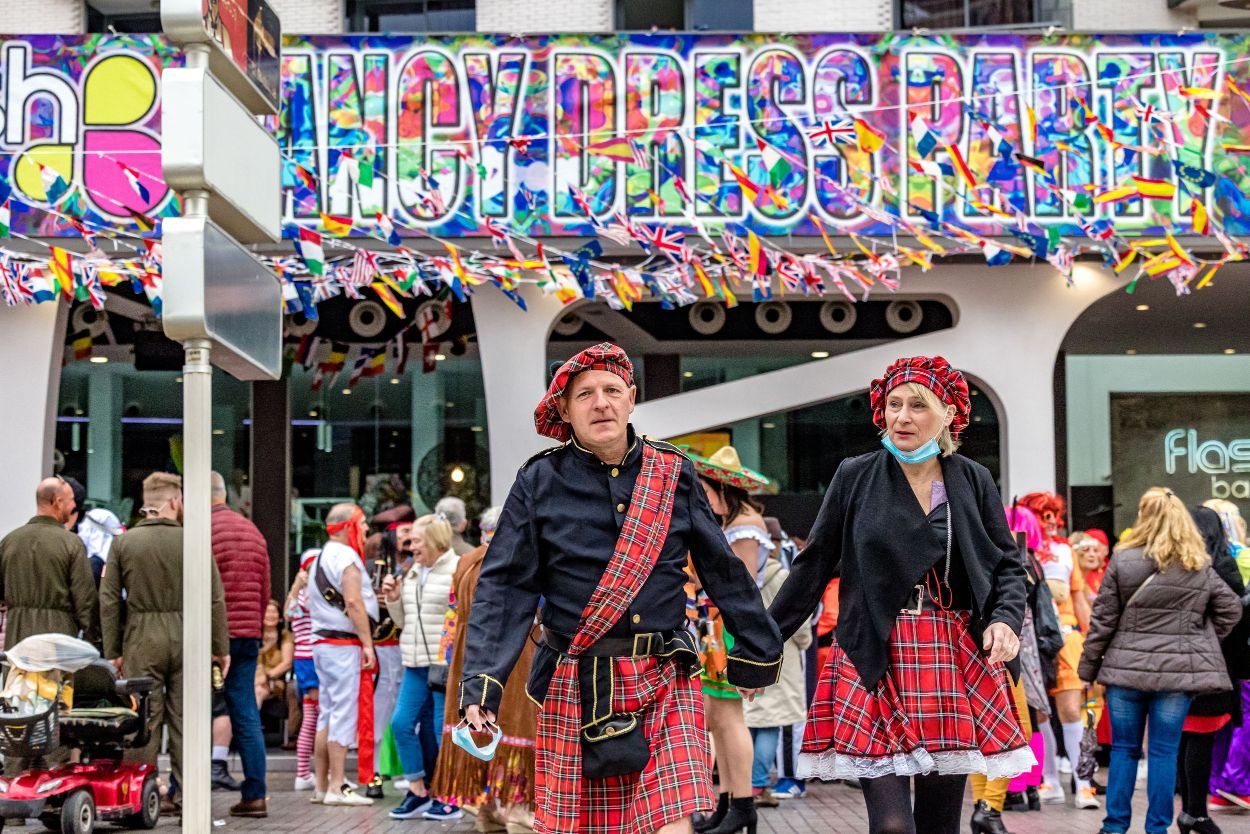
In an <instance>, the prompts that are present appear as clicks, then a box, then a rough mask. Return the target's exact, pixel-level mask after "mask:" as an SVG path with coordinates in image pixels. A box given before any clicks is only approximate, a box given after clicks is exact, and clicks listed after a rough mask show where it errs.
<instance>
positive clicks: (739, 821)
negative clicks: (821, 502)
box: [690, 446, 787, 834]
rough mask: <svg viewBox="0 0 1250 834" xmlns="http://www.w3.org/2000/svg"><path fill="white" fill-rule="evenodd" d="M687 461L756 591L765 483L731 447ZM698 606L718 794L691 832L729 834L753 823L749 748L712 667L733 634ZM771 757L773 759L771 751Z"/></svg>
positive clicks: (763, 557) (741, 721)
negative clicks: (703, 618)
mask: <svg viewBox="0 0 1250 834" xmlns="http://www.w3.org/2000/svg"><path fill="white" fill-rule="evenodd" d="M690 459H691V461H693V462H694V470H695V472H696V473H698V475H699V482H700V483H701V484H702V486H703V491H704V493H705V494H706V495H707V500H708V504H709V506H711V508H712V512H713V513H715V514H716V515H717V517H718V518H719V519H720V521H721V526H722V528H723V529H724V533H725V540H726V541H728V542H729V546H730V547H731V548H732V549H733V552H734V554H735V555H737V557H738V558H739V559H741V560H742V563H743V564H744V565H746V568H747V571H748V572H750V574H751V576H752V577H753V578H754V579H755V580H756V584H757V585H758V584H759V579H760V577H762V576H763V571H764V565H765V563H767V561H768V554H769V553H771V552H772V551H773V550H774V549H775V547H776V545H774V544H773V541H772V538H771V537H770V536H769V535H768V528H767V527H766V526H765V524H764V515H763V510H764V508H763V505H761V504H760V503H759V502H758V501H756V500H755V499H754V498H752V497H751V494H752V493H756V492H759V491H760V490H762V489H764V488H766V487H767V486H768V478H766V477H764V476H763V475H761V474H760V473H758V472H756V471H754V470H752V469H748V468H747V467H745V466H743V465H742V461H741V459H740V458H739V457H738V451H737V450H736V449H734V447H733V446H724V447H722V448H720V449H718V450H717V451H716V452H715V453H714V454H713V455H712V456H711V457H706V458H705V457H700V456H698V455H691V456H690ZM697 604H698V607H699V608H700V610H703V607H704V606H706V609H707V612H708V618H707V619H708V622H707V628H705V629H704V631H705V633H706V636H707V640H708V643H709V646H710V647H712V648H711V649H710V651H709V652H705V655H708V654H710V655H712V656H713V657H712V659H711V662H709V661H708V659H705V662H704V664H703V671H702V673H701V675H700V681H701V683H702V685H703V710H704V713H705V714H706V715H707V723H708V731H709V732H710V733H711V735H712V740H713V742H715V748H716V770H717V773H719V774H720V787H721V792H720V796H719V797H718V799H717V804H716V811H715V813H713V814H712V815H711V816H710V817H702V818H696V819H695V822H694V830H695V831H697V832H708V833H709V834H722V832H724V834H729V833H730V832H735V831H739V830H741V829H742V828H743V827H749V826H751V825H752V824H754V823H755V822H756V812H755V803H754V802H753V801H752V793H753V791H752V787H753V786H752V775H753V774H752V764H753V759H754V755H753V752H754V751H753V742H752V739H751V731H750V729H748V727H747V723H746V716H745V713H744V711H743V707H742V696H741V695H739V694H738V690H737V688H736V687H734V686H733V685H732V684H730V683H729V681H728V679H727V678H726V674H725V672H726V670H725V669H724V667H723V666H722V665H721V664H720V663H718V662H715V654H716V651H717V650H719V649H724V650H726V651H727V650H731V649H733V647H734V637H733V633H732V632H731V631H729V630H727V629H725V627H724V624H723V623H722V621H721V618H720V615H719V611H718V610H717V609H716V606H715V605H714V604H712V603H711V602H710V601H709V600H707V599H706V594H705V593H704V592H703V591H702V590H700V591H699V592H698V597H697ZM783 671H787V670H783ZM773 754H774V756H775V755H776V750H774V751H773ZM735 800H737V801H735Z"/></svg>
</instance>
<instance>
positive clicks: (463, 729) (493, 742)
mask: <svg viewBox="0 0 1250 834" xmlns="http://www.w3.org/2000/svg"><path fill="white" fill-rule="evenodd" d="M486 732H488V733H490V736H491V739H490V741H489V742H488V743H487V744H486V746H485V747H478V746H477V743H476V742H475V741H474V740H473V734H472V731H470V729H469V722H468V721H461V722H460V723H459V724H457V725H456V727H455V729H453V730H452V731H451V740H452V742H453V743H454V744H455V745H456V746H457V747H459V748H460V749H461V750H463V751H465V752H466V753H468V754H469V755H470V756H473V757H474V758H477V759H481V760H482V761H484V762H489V761H490V760H491V759H493V758H495V748H497V747H498V746H499V740H500V739H501V738H503V730H501V729H499V727H498V726H496V725H494V724H487V725H486Z"/></svg>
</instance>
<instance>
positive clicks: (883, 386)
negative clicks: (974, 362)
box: [868, 356, 972, 440]
mask: <svg viewBox="0 0 1250 834" xmlns="http://www.w3.org/2000/svg"><path fill="white" fill-rule="evenodd" d="M904 382H915V383H919V384H920V385H923V386H924V387H925V388H928V389H929V390H930V391H932V392H933V393H934V394H936V395H937V398H938V399H939V400H941V401H942V402H944V403H946V404H947V405H949V406H952V407H954V409H955V419H954V421H953V422H952V423H951V436H952V437H954V438H955V439H956V440H958V439H959V433H960V432H962V431H963V430H964V429H966V428H968V423H969V422H970V417H971V415H972V400H971V398H970V397H969V396H968V381H967V380H966V379H964V375H963V374H961V373H960V372H959V371H957V370H955V369H954V368H952V367H951V363H950V362H947V361H946V359H945V357H942V356H910V357H907V358H906V359H898V360H896V361H895V362H894V364H893V365H891V366H890V367H888V368H886V369H885V376H883V377H881V378H880V379H874V380H873V381H872V385H870V386H869V387H868V395H869V399H870V400H871V402H872V422H873V424H874V425H876V427H877V428H879V429H882V430H884V429H885V398H886V396H887V395H888V394H889V393H890V392H891V391H893V390H894V389H895V388H897V387H898V386H900V385H902V384H903V383H904Z"/></svg>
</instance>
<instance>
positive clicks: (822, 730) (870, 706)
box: [799, 611, 1035, 779]
mask: <svg viewBox="0 0 1250 834" xmlns="http://www.w3.org/2000/svg"><path fill="white" fill-rule="evenodd" d="M970 620H971V616H970V615H969V613H968V612H966V611H926V612H924V613H921V614H911V613H902V614H899V616H898V619H897V620H896V621H895V624H894V631H893V633H892V634H891V635H890V666H889V669H888V670H887V671H886V674H885V676H884V677H883V678H882V679H881V681H880V683H878V684H877V686H876V687H875V688H874V689H873V690H872V691H869V690H868V689H866V688H865V687H864V684H863V682H862V681H861V680H860V677H859V674H858V673H857V672H856V671H855V667H854V666H853V665H852V663H851V660H850V658H849V657H847V655H846V652H844V651H843V650H842V648H841V647H840V646H838V644H837V642H836V640H835V642H834V645H833V651H832V653H831V654H830V657H829V664H828V665H827V666H826V667H825V668H824V670H823V671H822V672H821V676H820V683H819V684H818V685H817V687H816V695H815V697H814V698H813V700H812V706H811V710H810V712H809V714H808V720H807V729H806V732H805V733H804V736H803V750H802V754H801V755H800V760H799V775H800V776H809V777H815V778H818V779H847V778H852V777H853V778H861V779H864V778H867V779H871V778H875V777H878V776H887V775H891V774H894V775H899V776H915V775H918V774H922V773H931V772H934V771H936V772H937V773H943V774H946V773H985V774H987V775H988V776H989V777H990V778H998V777H1001V776H1008V777H1010V776H1016V775H1018V774H1020V773H1023V772H1024V771H1026V770H1028V769H1029V768H1030V767H1032V766H1033V764H1034V763H1035V760H1034V758H1033V753H1032V751H1031V750H1030V749H1029V747H1028V741H1027V740H1026V739H1025V737H1024V734H1023V732H1021V730H1020V719H1019V717H1018V716H1017V714H1016V705H1015V699H1014V698H1013V697H1012V691H1011V681H1010V678H1009V676H1008V673H1007V668H1006V667H1005V666H1004V665H1002V664H1001V663H1000V664H995V665H993V666H991V665H990V663H989V661H987V660H986V658H985V657H984V656H983V655H982V654H981V653H980V652H979V651H978V650H977V647H976V645H975V643H974V642H973V639H972V634H971V632H970V631H969V623H970Z"/></svg>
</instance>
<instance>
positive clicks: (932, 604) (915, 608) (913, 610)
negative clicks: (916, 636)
mask: <svg viewBox="0 0 1250 834" xmlns="http://www.w3.org/2000/svg"><path fill="white" fill-rule="evenodd" d="M941 610H943V608H942V607H941V606H940V605H938V603H937V600H935V599H934V598H933V595H932V594H930V593H929V591H928V590H927V589H926V588H925V586H924V585H916V586H915V587H914V588H912V589H911V593H910V594H908V595H907V602H906V603H905V605H904V607H903V608H901V609H899V612H898V613H900V614H921V613H923V612H925V611H941ZM945 610H947V611H967V610H968V609H966V608H947V609H945Z"/></svg>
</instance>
